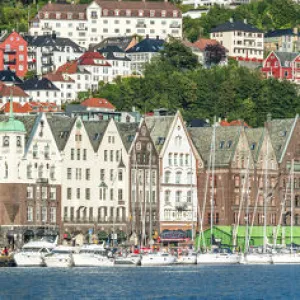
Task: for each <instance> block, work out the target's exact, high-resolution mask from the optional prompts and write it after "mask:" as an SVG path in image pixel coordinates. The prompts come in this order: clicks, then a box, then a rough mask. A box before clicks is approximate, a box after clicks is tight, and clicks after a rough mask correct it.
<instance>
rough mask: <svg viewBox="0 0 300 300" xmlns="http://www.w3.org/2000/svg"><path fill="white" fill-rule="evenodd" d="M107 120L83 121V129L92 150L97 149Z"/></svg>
mask: <svg viewBox="0 0 300 300" xmlns="http://www.w3.org/2000/svg"><path fill="white" fill-rule="evenodd" d="M108 123H109V121H84V122H83V124H84V127H85V130H86V132H87V134H88V136H89V139H90V142H91V144H92V146H93V149H94V151H97V150H98V148H99V146H100V143H101V141H102V139H103V136H104V132H105V130H106V128H107V125H108Z"/></svg>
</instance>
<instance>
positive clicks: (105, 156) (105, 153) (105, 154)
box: [104, 150, 108, 161]
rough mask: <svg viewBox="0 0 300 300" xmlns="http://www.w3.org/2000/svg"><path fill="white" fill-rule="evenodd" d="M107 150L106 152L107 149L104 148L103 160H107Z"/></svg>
mask: <svg viewBox="0 0 300 300" xmlns="http://www.w3.org/2000/svg"><path fill="white" fill-rule="evenodd" d="M107 152H108V151H107V150H104V161H107V155H108V154H107Z"/></svg>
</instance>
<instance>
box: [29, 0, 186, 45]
mask: <svg viewBox="0 0 300 300" xmlns="http://www.w3.org/2000/svg"><path fill="white" fill-rule="evenodd" d="M52 32H55V33H56V34H57V36H58V37H66V38H70V39H72V40H73V41H75V42H76V43H77V44H78V45H79V46H83V47H86V48H87V47H88V46H89V44H97V43H99V42H101V41H102V40H103V39H105V38H107V37H112V36H125V35H127V36H132V35H135V34H137V35H140V36H143V37H146V35H149V36H150V37H156V36H157V35H158V36H160V37H161V38H163V39H166V38H168V36H174V37H177V38H181V37H182V17H181V11H180V10H179V9H178V8H177V7H176V6H175V5H173V4H171V3H168V2H167V1H164V2H146V1H126V2H125V1H124V2H123V1H101V0H96V1H93V2H92V3H91V4H89V5H85V4H54V3H51V1H50V2H49V3H48V4H46V5H45V6H44V7H43V8H42V9H40V11H39V12H38V14H37V16H36V17H35V18H34V19H33V20H32V21H31V24H30V29H29V33H30V34H31V35H43V34H51V33H52Z"/></svg>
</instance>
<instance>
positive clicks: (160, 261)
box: [141, 252, 177, 266]
mask: <svg viewBox="0 0 300 300" xmlns="http://www.w3.org/2000/svg"><path fill="white" fill-rule="evenodd" d="M176 261H177V259H176V257H175V256H174V255H171V254H170V253H165V252H155V253H148V254H145V255H143V256H142V260H141V265H142V266H165V265H172V264H174V263H175V262H176Z"/></svg>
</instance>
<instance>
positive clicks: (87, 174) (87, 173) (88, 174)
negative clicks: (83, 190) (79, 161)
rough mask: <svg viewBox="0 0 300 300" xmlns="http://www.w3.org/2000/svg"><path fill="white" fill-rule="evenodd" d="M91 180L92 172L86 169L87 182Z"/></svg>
mask: <svg viewBox="0 0 300 300" xmlns="http://www.w3.org/2000/svg"><path fill="white" fill-rule="evenodd" d="M90 178H91V170H90V169H85V180H90Z"/></svg>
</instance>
